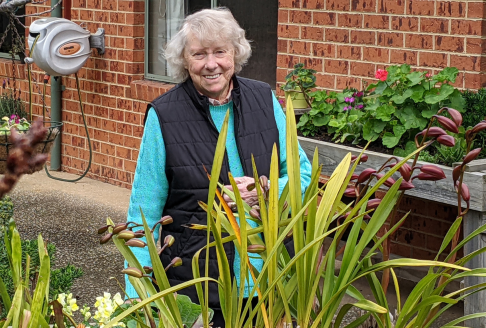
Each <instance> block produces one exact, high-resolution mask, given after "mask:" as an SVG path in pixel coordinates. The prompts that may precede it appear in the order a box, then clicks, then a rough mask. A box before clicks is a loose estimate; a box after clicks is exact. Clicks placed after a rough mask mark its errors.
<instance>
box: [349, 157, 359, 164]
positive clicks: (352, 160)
mask: <svg viewBox="0 0 486 328" xmlns="http://www.w3.org/2000/svg"><path fill="white" fill-rule="evenodd" d="M357 158H358V156H357V155H351V163H352V162H354V161H355V160H356V159H357Z"/></svg>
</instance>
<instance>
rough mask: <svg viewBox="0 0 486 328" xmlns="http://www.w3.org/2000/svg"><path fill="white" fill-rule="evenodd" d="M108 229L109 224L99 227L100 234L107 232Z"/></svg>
mask: <svg viewBox="0 0 486 328" xmlns="http://www.w3.org/2000/svg"><path fill="white" fill-rule="evenodd" d="M106 231H108V226H104V227H101V228H99V229H98V235H101V234H102V233H105V232H106Z"/></svg>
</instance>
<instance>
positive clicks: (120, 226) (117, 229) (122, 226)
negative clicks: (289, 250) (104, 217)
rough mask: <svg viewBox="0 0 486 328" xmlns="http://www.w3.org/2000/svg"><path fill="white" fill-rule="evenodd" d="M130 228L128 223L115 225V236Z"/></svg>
mask: <svg viewBox="0 0 486 328" xmlns="http://www.w3.org/2000/svg"><path fill="white" fill-rule="evenodd" d="M127 228H128V224H127V223H118V224H115V227H114V228H113V234H114V235H116V234H117V233H119V232H120V231H123V230H126V229H127Z"/></svg>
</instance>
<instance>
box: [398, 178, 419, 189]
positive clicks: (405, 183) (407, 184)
mask: <svg viewBox="0 0 486 328" xmlns="http://www.w3.org/2000/svg"><path fill="white" fill-rule="evenodd" d="M413 188H415V186H414V185H413V184H412V183H411V182H408V181H405V180H403V181H402V183H401V184H400V187H398V190H410V189H413Z"/></svg>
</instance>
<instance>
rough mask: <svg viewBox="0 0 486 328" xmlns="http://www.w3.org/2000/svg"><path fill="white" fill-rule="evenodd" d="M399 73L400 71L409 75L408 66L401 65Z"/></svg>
mask: <svg viewBox="0 0 486 328" xmlns="http://www.w3.org/2000/svg"><path fill="white" fill-rule="evenodd" d="M400 71H402V73H403V74H408V73H410V65H408V64H402V65H401V66H400Z"/></svg>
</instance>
